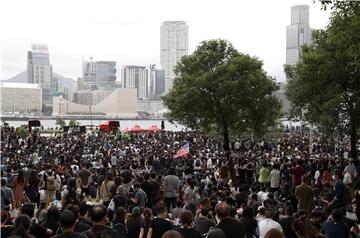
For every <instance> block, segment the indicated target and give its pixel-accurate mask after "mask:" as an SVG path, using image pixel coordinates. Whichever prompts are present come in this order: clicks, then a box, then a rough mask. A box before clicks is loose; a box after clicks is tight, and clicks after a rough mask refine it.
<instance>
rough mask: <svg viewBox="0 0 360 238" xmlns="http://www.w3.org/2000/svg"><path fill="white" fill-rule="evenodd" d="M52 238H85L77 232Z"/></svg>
mask: <svg viewBox="0 0 360 238" xmlns="http://www.w3.org/2000/svg"><path fill="white" fill-rule="evenodd" d="M52 238H85V236H84V235H83V234H81V233H78V232H72V233H63V234H58V235H56V236H52Z"/></svg>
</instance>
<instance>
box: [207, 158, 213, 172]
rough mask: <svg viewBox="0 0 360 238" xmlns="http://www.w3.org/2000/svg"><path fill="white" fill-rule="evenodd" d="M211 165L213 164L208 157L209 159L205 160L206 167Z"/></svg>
mask: <svg viewBox="0 0 360 238" xmlns="http://www.w3.org/2000/svg"><path fill="white" fill-rule="evenodd" d="M212 165H213V163H212V160H211V159H210V158H209V159H208V160H207V162H206V167H207V168H208V169H211V168H212Z"/></svg>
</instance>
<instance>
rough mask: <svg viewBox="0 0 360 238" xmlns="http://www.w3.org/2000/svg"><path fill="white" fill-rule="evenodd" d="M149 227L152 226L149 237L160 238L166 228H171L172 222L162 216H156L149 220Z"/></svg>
mask: <svg viewBox="0 0 360 238" xmlns="http://www.w3.org/2000/svg"><path fill="white" fill-rule="evenodd" d="M150 228H152V230H153V231H152V236H151V238H161V236H162V235H163V234H164V233H165V232H166V231H168V230H171V228H172V223H171V222H170V221H167V220H165V219H163V218H159V217H156V218H154V219H153V220H152V221H151V224H150Z"/></svg>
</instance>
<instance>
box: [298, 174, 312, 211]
mask: <svg viewBox="0 0 360 238" xmlns="http://www.w3.org/2000/svg"><path fill="white" fill-rule="evenodd" d="M295 196H296V199H297V200H298V206H297V207H298V210H306V211H307V213H308V214H310V213H311V211H312V209H313V208H314V192H313V189H312V187H311V186H310V185H308V183H307V177H306V176H305V175H303V176H302V177H301V184H300V185H298V186H296V188H295Z"/></svg>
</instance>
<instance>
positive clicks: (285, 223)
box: [279, 217, 297, 238]
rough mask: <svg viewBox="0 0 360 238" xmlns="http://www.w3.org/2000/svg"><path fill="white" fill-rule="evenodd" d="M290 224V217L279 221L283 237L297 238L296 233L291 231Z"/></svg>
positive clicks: (291, 220) (291, 221)
mask: <svg viewBox="0 0 360 238" xmlns="http://www.w3.org/2000/svg"><path fill="white" fill-rule="evenodd" d="M292 223H293V219H292V218H291V217H285V218H281V219H280V220H279V224H280V225H281V228H282V229H283V232H284V236H285V237H286V238H297V235H296V233H295V232H294V230H293V229H292Z"/></svg>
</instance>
